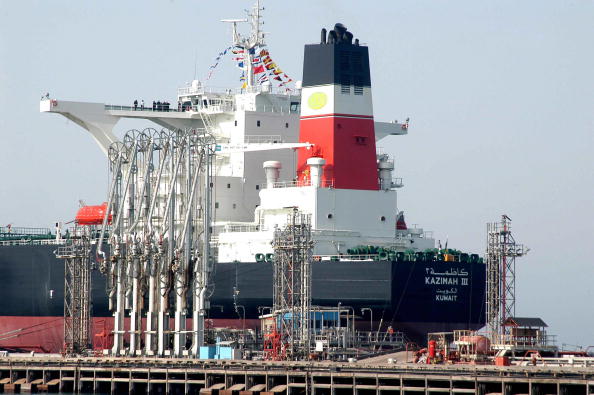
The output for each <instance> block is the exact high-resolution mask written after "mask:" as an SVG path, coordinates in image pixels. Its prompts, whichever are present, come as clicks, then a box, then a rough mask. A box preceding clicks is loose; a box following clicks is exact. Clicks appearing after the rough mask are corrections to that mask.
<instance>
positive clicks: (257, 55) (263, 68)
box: [206, 47, 293, 90]
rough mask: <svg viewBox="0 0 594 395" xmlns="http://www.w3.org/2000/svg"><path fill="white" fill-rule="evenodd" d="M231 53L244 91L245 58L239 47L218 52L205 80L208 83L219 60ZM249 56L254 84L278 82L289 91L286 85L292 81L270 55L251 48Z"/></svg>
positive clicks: (263, 49)
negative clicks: (239, 72) (250, 57)
mask: <svg viewBox="0 0 594 395" xmlns="http://www.w3.org/2000/svg"><path fill="white" fill-rule="evenodd" d="M229 51H230V52H231V53H232V54H233V55H235V57H233V61H234V62H236V63H235V64H236V66H237V67H239V68H240V69H241V76H240V77H239V81H241V82H242V83H243V84H242V88H243V89H245V88H246V87H247V77H246V74H245V60H246V58H247V57H245V56H244V54H245V50H244V49H243V48H241V47H229V48H226V49H225V50H224V51H222V52H220V53H219V55H218V56H217V57H216V58H215V62H214V64H213V65H212V66H210V71H209V73H208V77H207V78H206V80H207V81H208V80H209V79H210V77H211V76H212V74H213V72H214V70H215V69H216V67H217V66H218V65H219V63H220V61H221V59H222V58H223V57H224V56H225V55H226V54H227V53H228V52H229ZM249 52H250V53H249V54H250V55H251V56H252V70H253V73H254V77H255V79H256V83H258V84H259V85H261V84H263V83H264V82H267V81H270V80H271V79H272V80H274V81H277V82H278V85H279V86H281V87H285V88H286V89H287V90H290V89H289V88H288V87H287V84H288V83H290V82H292V81H293V79H292V78H291V77H289V76H288V75H287V74H286V73H285V72H284V71H283V70H281V68H280V67H278V65H277V64H276V63H275V62H274V61H273V60H272V58H271V57H270V53H269V52H268V50H267V49H265V48H257V49H256V48H251V49H249Z"/></svg>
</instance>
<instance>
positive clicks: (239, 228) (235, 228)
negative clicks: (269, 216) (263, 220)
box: [222, 223, 266, 232]
mask: <svg viewBox="0 0 594 395" xmlns="http://www.w3.org/2000/svg"><path fill="white" fill-rule="evenodd" d="M264 230H266V229H265V228H264V227H263V226H262V225H258V224H240V223H237V224H233V223H231V224H225V225H224V226H223V227H222V231H224V232H259V231H264Z"/></svg>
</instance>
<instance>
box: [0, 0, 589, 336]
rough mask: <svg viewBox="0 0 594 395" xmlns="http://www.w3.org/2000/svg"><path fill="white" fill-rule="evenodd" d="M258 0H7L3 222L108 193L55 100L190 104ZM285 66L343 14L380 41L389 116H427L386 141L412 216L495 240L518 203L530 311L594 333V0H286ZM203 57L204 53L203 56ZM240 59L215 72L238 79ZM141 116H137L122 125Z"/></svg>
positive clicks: (1, 63)
mask: <svg viewBox="0 0 594 395" xmlns="http://www.w3.org/2000/svg"><path fill="white" fill-rule="evenodd" d="M251 5H252V2H251V0H245V1H244V0H241V1H239V0H232V1H231V0H227V1H218V2H214V1H213V2H210V1H198V0H194V1H189V0H184V1H181V0H175V1H174V0H170V1H168V0H152V1H149V0H145V1H125V2H123V1H115V0H114V1H84V2H73V1H59V0H53V1H47V0H39V1H24V0H18V1H17V0H13V1H9V0H0V168H1V169H2V173H1V175H0V181H1V183H0V202H1V204H0V224H2V225H6V224H8V223H12V224H14V226H44V227H49V226H50V225H51V224H52V223H53V222H55V221H56V220H62V221H68V220H71V219H73V217H74V214H75V212H76V210H77V207H78V199H83V200H85V201H86V202H87V203H88V204H93V203H100V202H102V201H104V200H105V199H106V195H107V192H106V190H107V163H106V159H105V157H104V156H103V154H102V153H101V151H100V150H99V148H98V147H97V146H96V145H95V143H94V141H93V140H92V138H91V137H90V135H88V134H87V133H86V132H85V131H84V130H83V129H81V128H79V127H78V126H76V125H74V124H73V123H72V122H69V121H67V120H66V119H65V118H63V117H61V116H59V115H54V114H41V113H39V98H40V96H41V94H42V93H44V92H49V93H50V94H51V96H52V97H54V98H57V99H63V100H84V101H92V102H104V103H113V104H124V105H129V104H130V103H131V102H132V101H133V100H134V99H135V98H138V99H141V98H144V99H145V100H146V101H147V102H148V101H152V100H153V99H166V100H169V101H170V102H175V100H176V99H175V94H176V88H177V87H178V86H181V85H182V84H184V83H185V82H186V81H190V80H192V79H193V77H194V73H195V70H196V73H197V77H198V78H201V79H203V78H204V76H205V75H206V74H207V72H208V67H209V65H210V64H211V63H212V61H213V58H214V57H215V56H216V54H217V53H218V52H219V51H221V50H222V49H224V48H226V47H227V46H228V45H229V43H230V29H229V26H228V25H225V24H223V23H220V22H219V20H220V19H222V18H233V17H243V15H244V14H243V11H242V10H243V9H244V8H248V7H251ZM264 5H265V7H266V10H265V12H264V15H265V18H266V19H265V21H266V24H265V25H264V29H265V30H266V31H267V32H269V33H270V34H269V36H268V38H267V41H268V44H269V49H270V52H271V54H272V56H273V58H274V59H275V61H276V62H277V63H278V64H279V65H280V66H281V67H282V68H283V70H284V71H286V72H287V74H289V75H290V76H292V77H293V78H294V79H300V78H301V74H302V66H301V63H302V60H303V45H304V44H306V43H315V42H317V41H318V40H319V31H320V28H322V27H327V28H330V27H332V26H333V24H334V23H335V22H338V21H340V22H342V23H344V24H345V25H346V26H347V27H348V28H349V30H350V31H352V32H353V33H354V34H355V37H358V38H360V40H361V42H363V43H366V44H368V45H369V48H370V56H371V70H372V84H373V95H374V109H375V116H376V119H378V120H384V121H388V120H393V119H399V120H403V119H405V118H406V117H410V118H411V127H410V130H409V132H410V133H409V135H408V136H398V137H389V138H387V139H384V140H383V141H381V142H380V145H381V146H383V147H384V148H385V149H386V150H387V151H388V152H390V153H393V154H394V155H395V156H396V161H397V171H398V175H399V176H402V177H403V178H404V183H405V188H404V189H402V190H401V193H400V195H399V206H400V209H402V210H405V212H406V219H407V221H408V223H409V224H413V223H416V224H419V225H420V226H422V227H424V228H425V229H426V230H433V231H434V235H435V238H436V239H441V240H442V241H444V240H445V239H446V238H448V240H449V246H452V247H456V248H461V249H465V250H471V251H475V252H479V253H483V252H484V249H485V241H486V225H485V224H486V223H487V222H490V221H496V220H498V219H499V218H500V215H501V214H503V213H505V214H507V215H509V216H510V217H511V218H512V219H513V228H512V229H513V231H514V234H515V237H516V240H518V241H520V242H523V243H525V244H526V245H528V246H529V247H530V248H531V251H530V253H529V255H528V256H526V257H524V258H522V259H519V260H518V262H517V303H516V306H517V310H516V313H517V315H518V316H540V317H542V318H543V319H544V320H545V322H547V323H548V324H549V326H550V328H549V329H550V333H552V334H557V335H558V337H559V341H558V343H559V345H561V344H562V343H567V344H583V345H588V344H594V331H593V330H592V328H593V327H594V314H593V313H594V307H592V303H591V302H592V300H593V296H594V291H593V287H592V284H593V282H594V281H593V277H594V258H593V257H594V243H593V240H594V203H593V198H594V158H593V157H592V153H593V152H594V100H593V99H594V51H593V48H594V2H593V1H591V0H588V1H586V0H583V1H569V0H567V1H561V0H559V1H543V0H538V1H536V0H535V1H527V0H523V1H504V0H499V1H476V0H468V1H437V0H433V1H423V0H402V1H400V0H399V1H393V0H390V1H372V0H369V1H366V2H362V1H354V0H340V1H339V0H330V1H327V0H324V1H313V0H308V1H303V0H302V1H291V2H287V1H282V2H281V1H278V0H276V1H274V0H268V1H265V3H264ZM196 60H197V62H196ZM238 77H239V75H238V69H237V68H235V67H234V66H233V65H232V62H231V61H230V59H227V61H226V62H223V63H222V64H221V65H220V66H219V69H218V70H217V74H216V75H215V77H214V78H213V81H212V83H213V84H214V85H218V86H223V87H237V86H238V85H239V81H238ZM132 127H137V128H140V127H143V124H140V123H138V122H134V121H126V122H121V123H120V124H118V125H117V126H116V132H117V133H118V135H121V134H122V133H123V132H125V131H126V130H128V129H130V128H132Z"/></svg>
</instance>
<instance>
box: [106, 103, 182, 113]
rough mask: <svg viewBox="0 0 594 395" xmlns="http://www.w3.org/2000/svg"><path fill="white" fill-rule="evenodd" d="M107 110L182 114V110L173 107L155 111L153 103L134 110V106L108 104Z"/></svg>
mask: <svg viewBox="0 0 594 395" xmlns="http://www.w3.org/2000/svg"><path fill="white" fill-rule="evenodd" d="M105 110H106V111H109V110H116V111H137V112H142V111H148V112H180V110H178V109H177V108H176V107H173V106H171V105H170V106H169V109H165V108H161V109H157V108H155V109H154V110H153V107H152V103H151V104H150V105H148V106H147V105H145V106H144V108H141V107H140V106H138V107H136V109H135V108H134V106H120V105H117V104H106V105H105Z"/></svg>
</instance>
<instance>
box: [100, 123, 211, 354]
mask: <svg viewBox="0 0 594 395" xmlns="http://www.w3.org/2000/svg"><path fill="white" fill-rule="evenodd" d="M214 141H215V140H214V138H213V136H212V135H210V134H209V133H206V132H204V131H200V130H195V129H192V130H175V131H172V130H167V129H163V130H160V131H157V130H155V129H150V128H149V129H144V130H142V131H138V130H130V131H128V132H127V133H126V135H125V136H124V139H123V141H122V142H116V143H114V144H112V146H111V147H110V149H109V162H110V163H109V165H110V176H111V182H110V184H111V185H110V190H109V197H108V202H107V205H108V207H107V210H106V213H105V217H104V219H103V225H102V227H101V233H100V237H99V242H98V247H97V258H98V261H99V268H100V270H101V271H102V272H103V273H104V274H106V275H107V276H108V281H107V284H108V295H109V305H110V309H111V310H112V311H113V313H114V317H115V320H114V343H113V347H112V350H111V352H112V354H113V355H130V356H134V355H157V356H168V355H170V356H176V357H181V356H186V355H188V356H194V357H197V356H199V351H200V350H199V347H200V346H202V345H203V343H204V316H205V311H206V310H207V309H208V297H209V293H211V292H212V286H211V287H210V288H209V283H210V282H211V281H210V277H211V274H212V268H213V264H212V263H213V262H212V259H211V254H210V246H209V242H210V224H211V219H210V218H211V190H212V187H213V177H212V162H213V159H212V158H213V155H214V149H215V145H214ZM104 241H106V242H107V244H108V245H109V247H108V248H104ZM190 311H191V318H192V326H191V328H187V327H186V322H188V318H190V317H189V312H190ZM171 315H173V322H174V325H173V327H171V325H170V321H171ZM125 317H129V320H125ZM143 318H146V320H145V325H143ZM125 338H126V340H127V341H128V344H127V345H125V343H124V339H125Z"/></svg>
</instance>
